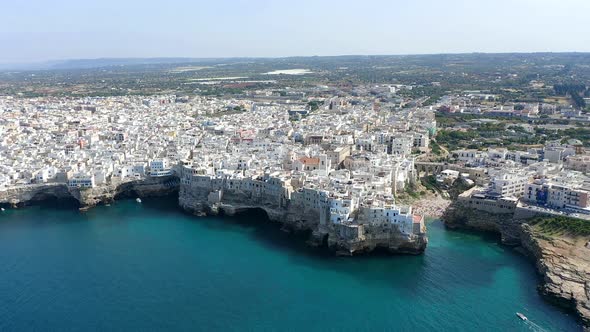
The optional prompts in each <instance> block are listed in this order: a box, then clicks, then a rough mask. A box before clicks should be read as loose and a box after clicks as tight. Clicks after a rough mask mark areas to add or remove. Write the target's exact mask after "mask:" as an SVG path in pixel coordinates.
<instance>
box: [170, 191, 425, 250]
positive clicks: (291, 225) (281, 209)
mask: <svg viewBox="0 0 590 332" xmlns="http://www.w3.org/2000/svg"><path fill="white" fill-rule="evenodd" d="M179 205H180V207H181V208H183V209H184V210H185V211H188V212H190V213H193V214H196V215H217V214H219V213H223V214H224V215H230V216H231V215H235V214H237V213H240V212H243V211H248V210H254V209H260V210H263V211H265V212H266V215H267V216H268V219H269V220H270V221H273V222H278V223H281V224H282V228H283V229H284V230H288V231H294V232H302V231H307V232H310V233H311V234H312V235H311V237H310V239H309V241H308V243H309V244H310V245H313V246H322V245H327V246H328V247H329V248H330V249H331V250H333V251H334V252H336V253H337V254H339V255H358V254H364V253H369V252H372V251H373V250H375V249H378V248H379V249H385V250H387V251H389V252H391V253H400V254H421V253H422V252H424V250H425V249H426V245H427V243H428V238H427V236H426V234H425V233H421V234H419V235H407V234H403V233H401V232H399V231H397V230H396V229H395V228H394V227H392V226H389V227H385V226H382V227H369V226H368V225H360V226H358V227H357V226H354V227H351V226H343V225H320V219H321V218H320V215H319V212H317V211H316V210H313V209H306V208H305V207H303V206H296V205H293V204H289V203H288V202H287V203H285V202H282V201H281V200H278V199H276V197H272V196H268V195H258V196H257V195H252V194H246V193H244V192H236V191H231V190H210V189H209V188H204V187H203V188H199V187H195V186H192V187H191V186H184V185H181V188H180V193H179Z"/></svg>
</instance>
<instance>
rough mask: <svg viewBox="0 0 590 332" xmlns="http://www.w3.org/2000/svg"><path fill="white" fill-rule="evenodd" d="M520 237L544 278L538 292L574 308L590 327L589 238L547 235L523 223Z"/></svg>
mask: <svg viewBox="0 0 590 332" xmlns="http://www.w3.org/2000/svg"><path fill="white" fill-rule="evenodd" d="M521 239H522V246H523V248H525V249H526V252H527V253H528V254H529V255H530V256H531V257H532V258H534V259H535V261H536V265H537V270H538V271H539V273H540V274H541V276H542V277H543V281H544V282H543V285H541V286H540V287H539V289H540V291H541V294H543V295H544V296H546V297H547V298H548V299H550V300H551V301H553V302H555V303H557V304H559V305H561V306H563V307H566V308H572V309H575V310H576V311H577V312H578V314H579V315H580V317H581V319H582V322H583V323H584V325H585V326H586V329H587V330H590V245H588V243H590V242H589V241H590V237H569V236H566V235H559V236H556V235H546V234H543V232H540V231H538V230H536V229H535V227H534V226H530V225H527V224H523V225H522V236H521Z"/></svg>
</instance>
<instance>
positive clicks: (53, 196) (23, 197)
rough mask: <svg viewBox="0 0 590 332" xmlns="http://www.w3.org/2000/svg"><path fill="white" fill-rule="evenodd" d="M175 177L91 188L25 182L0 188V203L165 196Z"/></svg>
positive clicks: (86, 202) (89, 203)
mask: <svg viewBox="0 0 590 332" xmlns="http://www.w3.org/2000/svg"><path fill="white" fill-rule="evenodd" d="M178 187H179V181H178V178H176V177H174V176H169V177H159V178H146V179H141V180H136V181H129V182H124V183H120V184H109V185H101V186H97V187H95V188H88V189H80V188H70V187H68V186H67V185H65V184H57V183H50V184H40V185H28V186H22V187H18V188H13V189H8V190H5V191H0V204H6V205H10V206H12V207H19V206H26V205H30V204H34V203H36V202H42V201H47V200H60V201H64V200H68V201H72V202H76V204H77V205H78V206H80V207H82V208H89V207H93V206H96V205H98V204H105V203H110V202H112V201H113V200H114V199H115V198H119V197H142V198H143V197H152V196H165V195H170V194H174V193H176V192H178Z"/></svg>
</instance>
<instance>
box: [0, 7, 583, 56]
mask: <svg viewBox="0 0 590 332" xmlns="http://www.w3.org/2000/svg"><path fill="white" fill-rule="evenodd" d="M0 8H1V10H0V45H1V46H0V63H7V62H8V63H22V62H31V61H40V60H50V59H71V58H98V57H234V56H270V57H275V56H291V55H342V54H414V53H456V52H538V51H553V52H562V51H586V52H588V51H590V43H589V42H588V41H589V40H590V0H339V1H336V0H334V1H332V0H315V1H313V0H303V1H278V0H274V1H270V0H231V1H230V0H211V1H202V0H166V1H155V0H101V1H96V0H0Z"/></svg>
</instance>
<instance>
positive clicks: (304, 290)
mask: <svg viewBox="0 0 590 332" xmlns="http://www.w3.org/2000/svg"><path fill="white" fill-rule="evenodd" d="M428 233H429V240H430V242H429V244H428V248H427V249H426V252H425V253H424V255H419V256H387V255H373V256H361V257H334V256H333V255H332V254H330V253H328V252H326V251H324V250H322V249H317V248H316V249H314V248H309V247H307V246H306V245H305V243H304V241H303V240H302V239H299V238H294V237H293V235H290V234H286V233H283V232H281V231H280V230H279V227H278V225H274V224H270V223H268V222H266V221H265V220H264V218H263V217H262V216H259V215H256V214H252V215H243V216H240V217H236V218H223V217H204V218H197V217H194V216H191V215H188V214H185V213H182V212H181V211H180V210H179V209H178V208H177V207H176V203H175V202H174V200H167V199H145V200H144V202H143V203H142V204H138V203H136V202H135V201H132V200H125V201H119V202H116V203H115V204H113V205H112V206H99V207H96V208H94V209H92V210H90V211H88V212H85V213H81V212H79V211H77V210H75V209H71V208H63V207H62V208H56V207H54V206H42V207H30V208H26V209H21V210H7V211H5V212H3V213H1V214H0V278H1V279H0V330H1V331H24V330H43V331H64V330H84V331H99V330H100V331H104V330H110V331H131V330H177V331H271V330H291V331H294V330H297V331H299V330H307V331H320V330H321V331H326V330H334V331H382V330H385V331H389V330H399V331H408V330H412V331H475V330H483V331H490V330H495V331H531V330H534V329H533V328H536V327H533V326H531V325H529V324H526V323H524V322H522V321H520V320H518V319H517V317H516V316H515V312H517V311H520V312H523V313H524V314H525V315H527V316H528V317H529V319H531V321H532V322H533V323H535V324H536V325H538V326H539V327H541V328H542V329H543V330H547V331H579V330H581V326H580V325H579V324H578V322H577V321H576V320H575V318H574V315H573V314H569V313H566V312H563V311H561V310H559V309H558V308H556V307H554V306H551V305H550V304H548V303H547V302H545V301H544V300H543V299H542V298H541V297H540V296H539V294H538V293H537V291H536V286H537V284H538V282H539V279H538V276H537V275H536V273H535V270H534V267H533V265H532V263H531V262H529V261H528V260H527V259H526V258H524V257H522V256H520V255H519V254H517V253H515V252H514V251H513V250H512V249H510V248H507V247H504V246H502V245H500V244H499V243H498V240H497V238H496V237H494V236H485V235H479V234H474V233H468V232H457V231H447V230H445V229H444V226H443V225H442V223H441V222H438V221H434V222H430V223H429V224H428Z"/></svg>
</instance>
